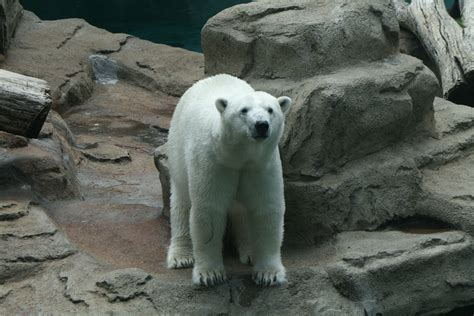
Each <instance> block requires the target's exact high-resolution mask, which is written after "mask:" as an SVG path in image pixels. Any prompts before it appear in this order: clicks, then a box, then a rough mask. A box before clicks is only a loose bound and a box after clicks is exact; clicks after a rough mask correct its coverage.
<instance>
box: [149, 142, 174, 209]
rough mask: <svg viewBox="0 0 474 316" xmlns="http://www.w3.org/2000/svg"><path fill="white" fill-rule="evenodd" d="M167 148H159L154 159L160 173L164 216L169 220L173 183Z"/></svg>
mask: <svg viewBox="0 0 474 316" xmlns="http://www.w3.org/2000/svg"><path fill="white" fill-rule="evenodd" d="M166 147H167V146H166V144H164V145H162V146H160V147H157V148H156V149H155V151H154V152H153V159H154V161H155V167H156V169H158V172H159V173H160V183H161V193H162V196H163V214H164V215H165V216H166V217H168V218H169V217H170V207H171V202H170V196H171V182H170V170H169V165H168V155H167V153H166Z"/></svg>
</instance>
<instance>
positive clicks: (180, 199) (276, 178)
mask: <svg viewBox="0 0 474 316" xmlns="http://www.w3.org/2000/svg"><path fill="white" fill-rule="evenodd" d="M291 103H292V101H291V99H290V98H289V97H285V96H283V97H279V98H278V99H277V98H275V97H273V96H271V95H270V94H268V93H265V92H261V91H255V90H254V89H253V88H252V87H251V86H250V85H249V84H247V83H246V82H245V81H243V80H240V79H238V78H236V77H233V76H230V75H225V74H221V75H216V76H213V77H210V78H207V79H203V80H201V81H199V82H197V83H195V84H194V85H193V86H192V87H191V88H189V89H188V90H187V91H186V92H185V94H184V95H183V96H182V97H181V99H180V101H179V103H178V105H177V107H176V110H175V112H174V114H173V118H172V120H171V127H170V130H169V136H168V145H167V146H168V161H169V169H170V170H169V171H170V177H171V244H170V247H169V250H168V257H167V264H168V267H169V268H186V267H191V266H193V265H194V269H193V277H192V279H193V282H194V283H195V284H200V285H207V286H209V285H215V284H219V283H221V282H224V281H225V280H226V275H225V271H224V264H223V258H222V244H223V235H224V231H225V229H226V221H227V218H229V219H230V221H231V223H230V226H231V227H232V228H233V229H232V230H233V235H234V239H235V241H236V245H237V250H238V251H239V256H240V259H241V261H243V262H244V263H250V261H251V263H252V264H253V269H254V273H253V279H254V281H255V282H256V283H257V284H262V285H277V284H281V283H284V282H285V281H286V272H285V268H284V266H283V264H282V262H281V255H280V247H281V243H282V239H283V215H284V212H285V201H284V195H283V176H282V167H281V161H280V154H279V150H278V142H279V140H280V137H281V135H282V132H283V127H284V115H285V113H286V112H287V111H288V109H289V107H290V106H291Z"/></svg>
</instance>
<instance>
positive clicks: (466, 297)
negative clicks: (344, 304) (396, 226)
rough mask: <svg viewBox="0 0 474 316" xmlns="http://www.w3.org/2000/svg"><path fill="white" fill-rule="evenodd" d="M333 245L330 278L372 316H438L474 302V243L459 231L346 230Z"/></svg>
mask: <svg viewBox="0 0 474 316" xmlns="http://www.w3.org/2000/svg"><path fill="white" fill-rule="evenodd" d="M334 247H335V250H336V253H337V256H338V258H339V260H338V261H337V262H336V263H335V264H334V265H331V266H329V267H328V268H327V271H328V273H329V276H330V279H331V281H332V282H333V284H334V286H335V287H336V288H337V289H338V290H339V292H340V293H342V294H343V295H344V296H346V297H347V298H349V299H351V300H352V301H356V302H359V303H360V304H361V305H362V306H363V307H364V310H365V311H366V312H367V314H368V315H376V314H378V313H381V314H383V315H402V314H403V315H414V314H417V315H418V314H438V313H443V312H448V311H450V310H451V309H453V308H456V307H460V306H465V305H470V304H472V303H473V302H474V244H473V240H472V237H471V236H469V235H468V234H466V233H463V232H461V231H447V232H440V233H434V234H429V235H423V234H407V233H403V232H397V231H385V232H346V233H341V234H339V235H338V236H337V237H336V241H335V243H334Z"/></svg>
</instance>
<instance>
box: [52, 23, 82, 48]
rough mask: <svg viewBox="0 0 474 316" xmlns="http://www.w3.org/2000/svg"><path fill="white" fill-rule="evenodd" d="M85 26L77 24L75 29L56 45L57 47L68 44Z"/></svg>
mask: <svg viewBox="0 0 474 316" xmlns="http://www.w3.org/2000/svg"><path fill="white" fill-rule="evenodd" d="M83 27H84V24H80V25H77V26H76V27H75V28H74V30H73V31H72V32H71V34H69V35H68V36H67V37H66V38H65V39H64V40H63V41H62V42H61V43H59V45H58V46H56V48H57V49H60V48H62V47H63V46H64V45H66V44H67V42H69V41H70V40H71V39H72V38H73V37H74V36H75V35H76V34H77V32H79V31H80V30H81V29H82V28H83Z"/></svg>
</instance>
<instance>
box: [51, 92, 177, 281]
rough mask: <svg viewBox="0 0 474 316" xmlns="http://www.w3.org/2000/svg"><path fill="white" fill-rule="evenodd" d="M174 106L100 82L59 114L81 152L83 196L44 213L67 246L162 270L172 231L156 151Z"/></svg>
mask: <svg viewBox="0 0 474 316" xmlns="http://www.w3.org/2000/svg"><path fill="white" fill-rule="evenodd" d="M175 102H176V99H175V98H173V97H168V96H163V95H161V94H159V93H152V92H149V91H146V90H143V89H141V88H139V87H135V86H131V85H128V84H126V83H119V84H117V85H107V86H102V85H97V86H96V89H95V90H94V95H93V96H92V97H91V98H90V99H89V100H88V101H87V102H86V103H85V104H83V105H80V106H77V107H73V108H72V109H71V110H69V111H68V112H67V113H64V114H63V117H64V119H65V120H66V122H67V123H68V125H69V127H70V129H71V131H72V132H73V134H74V135H75V136H76V143H77V147H78V148H77V149H76V150H78V151H79V152H80V153H81V154H79V155H78V156H77V157H76V159H77V161H76V164H77V174H78V180H79V184H80V191H81V195H82V196H81V198H80V199H76V200H69V201H58V202H52V203H50V204H49V205H47V209H48V212H49V215H50V216H51V217H52V218H53V220H54V221H55V222H56V223H57V224H58V225H59V226H60V227H62V229H63V230H64V231H65V232H66V234H67V235H68V237H69V238H70V239H71V241H73V242H74V243H75V244H76V245H78V246H79V248H81V249H82V250H84V251H85V252H87V253H90V254H92V255H93V256H95V257H96V258H98V259H99V260H101V261H105V262H108V263H111V264H112V265H114V266H116V267H120V268H125V267H137V268H142V269H144V270H146V271H149V272H162V271H163V269H164V268H165V262H164V258H165V254H166V246H167V244H168V240H169V227H168V222H167V220H166V219H165V218H163V217H162V216H161V207H162V197H161V186H160V182H159V179H158V172H157V170H156V168H155V166H154V162H153V150H154V149H155V148H156V147H157V146H159V145H161V144H163V143H164V142H165V141H166V131H167V128H168V126H169V118H170V116H171V113H172V109H173V108H174V104H175Z"/></svg>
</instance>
